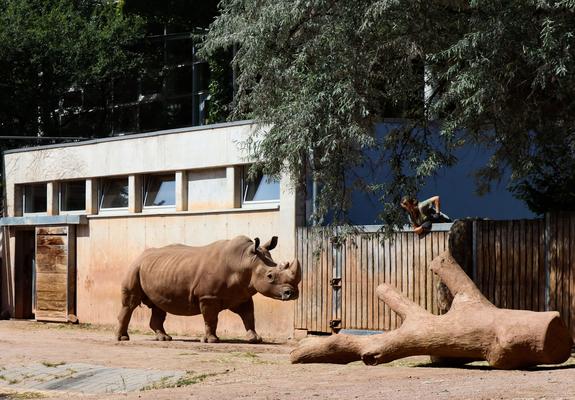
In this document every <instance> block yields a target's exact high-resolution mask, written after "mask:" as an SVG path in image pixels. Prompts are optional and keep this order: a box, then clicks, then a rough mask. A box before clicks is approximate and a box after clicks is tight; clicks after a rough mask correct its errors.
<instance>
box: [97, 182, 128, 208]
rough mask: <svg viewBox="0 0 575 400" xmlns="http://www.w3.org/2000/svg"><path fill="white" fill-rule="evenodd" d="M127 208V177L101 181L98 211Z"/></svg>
mask: <svg viewBox="0 0 575 400" xmlns="http://www.w3.org/2000/svg"><path fill="white" fill-rule="evenodd" d="M111 208H128V177H123V178H107V179H102V184H101V186H100V209H111Z"/></svg>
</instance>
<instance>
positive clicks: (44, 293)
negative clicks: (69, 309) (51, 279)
mask: <svg viewBox="0 0 575 400" xmlns="http://www.w3.org/2000/svg"><path fill="white" fill-rule="evenodd" d="M66 299H67V296H66V292H64V291H62V290H38V291H37V292H36V301H37V302H39V301H46V300H48V301H66Z"/></svg>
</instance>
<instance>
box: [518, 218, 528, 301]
mask: <svg viewBox="0 0 575 400" xmlns="http://www.w3.org/2000/svg"><path fill="white" fill-rule="evenodd" d="M517 233H518V235H515V239H516V244H517V247H516V250H517V257H516V259H517V260H518V261H517V263H518V264H517V267H518V268H517V270H518V274H517V275H516V276H517V277H518V278H519V285H518V288H517V289H518V290H517V294H518V296H519V299H518V302H517V308H519V309H520V310H525V309H526V305H525V304H526V297H527V285H528V284H529V282H528V280H527V271H526V260H525V253H526V251H527V249H526V243H525V221H524V220H521V221H519V232H517Z"/></svg>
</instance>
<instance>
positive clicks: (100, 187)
mask: <svg viewBox="0 0 575 400" xmlns="http://www.w3.org/2000/svg"><path fill="white" fill-rule="evenodd" d="M120 179H126V182H127V185H126V187H127V188H128V204H127V205H126V206H125V207H102V203H103V202H104V185H105V184H106V181H111V180H120ZM129 208H130V179H129V176H128V175H121V176H105V177H101V178H100V179H99V183H98V212H104V213H116V212H126V211H128V210H129Z"/></svg>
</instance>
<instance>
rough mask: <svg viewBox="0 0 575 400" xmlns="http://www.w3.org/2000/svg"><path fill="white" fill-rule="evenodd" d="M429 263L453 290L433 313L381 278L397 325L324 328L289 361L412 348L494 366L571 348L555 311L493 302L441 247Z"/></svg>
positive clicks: (550, 356) (552, 359)
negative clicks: (357, 331)
mask: <svg viewBox="0 0 575 400" xmlns="http://www.w3.org/2000/svg"><path fill="white" fill-rule="evenodd" d="M430 268H431V270H432V271H433V272H434V273H436V274H437V275H439V277H440V278H441V280H442V281H443V282H445V284H446V285H447V287H448V288H449V290H450V291H451V293H452V294H453V303H452V305H451V309H450V310H449V311H448V312H447V313H446V314H443V315H433V314H431V313H429V312H428V311H426V310H425V309H423V308H421V307H420V306H419V305H417V304H415V303H414V302H412V301H411V300H409V299H408V298H407V297H405V296H404V295H402V294H401V293H400V292H399V291H398V290H397V289H395V288H394V287H392V286H390V285H388V284H385V283H384V284H382V285H380V286H379V287H378V288H377V295H378V297H379V298H380V299H381V300H383V301H384V302H385V303H386V304H387V305H388V306H389V307H390V308H391V309H392V310H393V311H395V312H396V313H397V314H398V315H399V316H400V317H401V319H402V320H403V324H402V325H401V327H399V328H398V329H395V330H392V331H389V332H386V333H383V334H378V335H372V336H364V337H362V336H353V335H344V334H338V335H332V336H330V337H328V338H308V339H304V340H302V341H301V342H300V344H299V345H298V347H296V348H295V349H294V350H293V351H292V352H291V354H290V359H291V362H292V363H320V362H323V363H338V364H345V363H349V362H352V361H357V360H363V362H364V363H365V364H368V365H376V364H381V363H387V362H390V361H393V360H396V359H399V358H403V357H408V356H414V355H430V356H432V358H435V359H442V360H444V359H448V360H450V361H454V362H455V363H458V362H459V363H460V364H463V363H467V362H470V361H475V360H486V361H487V362H488V363H489V365H491V366H492V367H494V368H500V369H516V368H525V367H530V366H534V365H538V364H560V363H562V362H564V361H566V360H567V359H568V358H569V356H570V354H571V346H572V343H573V342H572V339H571V336H570V334H569V331H568V330H567V328H566V326H565V324H564V323H563V321H562V320H561V318H560V316H559V313H558V312H556V311H549V312H535V311H523V310H509V309H501V308H497V307H495V306H494V305H493V304H492V303H490V302H489V300H487V299H486V298H485V297H484V296H483V295H482V294H481V292H480V291H479V289H477V287H476V286H475V284H474V283H473V281H472V280H471V279H470V278H469V277H468V276H467V275H466V274H465V273H464V272H463V270H462V269H461V267H460V266H459V265H458V264H457V262H456V261H455V260H454V259H453V257H451V255H450V254H449V252H448V251H446V252H444V253H443V254H441V255H440V256H438V257H437V258H435V259H434V260H433V261H432V262H431V265H430Z"/></svg>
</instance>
